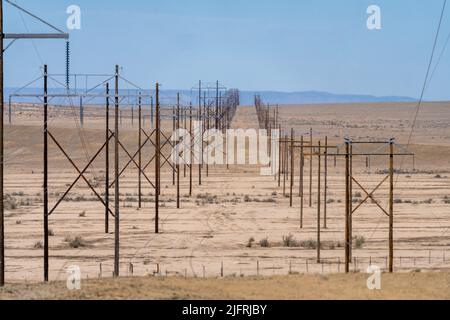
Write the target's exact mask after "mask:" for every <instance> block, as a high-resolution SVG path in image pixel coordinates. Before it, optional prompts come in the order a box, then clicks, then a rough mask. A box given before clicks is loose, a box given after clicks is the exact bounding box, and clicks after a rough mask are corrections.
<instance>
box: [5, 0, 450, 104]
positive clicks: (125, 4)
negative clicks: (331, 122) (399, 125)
mask: <svg viewBox="0 0 450 320" xmlns="http://www.w3.org/2000/svg"><path fill="white" fill-rule="evenodd" d="M16 2H17V3H18V4H20V5H22V6H24V7H26V8H27V9H29V10H30V11H31V12H33V13H35V14H37V15H39V16H41V17H44V18H45V19H47V20H48V21H50V22H51V23H53V24H55V25H57V26H58V27H61V28H65V25H66V23H65V22H66V19H67V14H66V8H67V7H68V6H69V5H71V4H77V5H79V6H80V7H81V10H82V29H81V30H75V31H71V32H70V33H71V48H72V55H71V57H72V59H71V60H72V72H76V73H105V72H106V73H110V72H111V73H112V72H113V70H114V65H115V64H120V65H121V66H122V67H123V68H124V69H123V72H124V74H125V76H126V77H127V78H129V79H130V80H133V81H134V82H136V83H138V84H139V85H141V86H142V87H150V86H151V87H153V84H154V82H156V81H159V82H161V83H162V84H163V86H164V87H165V88H166V89H168V88H179V89H188V88H190V87H191V86H192V85H194V83H195V82H196V81H197V80H198V79H203V80H207V81H214V80H216V79H219V80H220V81H221V82H222V83H224V84H225V85H227V86H229V87H237V88H240V89H241V90H279V91H308V90H318V91H329V92H333V93H352V94H373V95H402V96H411V97H417V96H418V95H419V93H420V90H421V87H422V84H423V79H424V76H425V72H426V67H427V63H428V59H429V57H430V54H431V47H432V45H433V40H434V34H435V30H436V27H437V23H438V19H439V15H440V12H441V8H442V3H443V2H442V1H441V0H433V1H426V0H396V1H392V0H370V1H366V0H345V1H335V0H278V1H275V0H271V1H269V0H239V1H238V0H191V1H185V0H184V1H183V0H164V1H161V0H159V1H153V0H150V1H148V0H145V1H144V0H129V1H106V0H71V1H65V0H41V1H31V0H16ZM371 4H376V5H379V6H380V7H381V13H382V30H377V31H370V30H368V29H367V27H366V20H367V17H368V15H367V13H366V9H367V7H368V6H369V5H371ZM4 6H5V9H4V10H5V15H6V18H5V33H12V32H26V31H27V29H28V30H30V31H31V32H44V31H49V29H47V28H46V27H43V26H41V25H40V24H39V23H36V22H34V21H33V20H32V19H30V18H28V17H25V16H24V17H23V18H24V21H25V23H24V21H23V20H22V18H21V16H20V14H19V13H18V12H17V10H16V9H12V8H11V6H9V5H8V4H4ZM449 33H450V3H449V5H448V7H447V10H446V13H445V16H444V22H443V25H442V31H441V35H440V38H439V43H438V47H437V55H439V53H440V52H441V49H442V47H443V44H444V42H445V39H446V38H447V36H448V35H449ZM64 50H65V49H64V42H61V41H55V40H52V41H48V40H47V41H37V42H35V47H34V46H33V44H32V43H31V42H30V41H22V42H17V43H15V44H14V45H13V47H11V49H8V51H7V52H6V55H5V61H6V65H5V81H6V86H21V85H23V84H25V83H26V82H28V81H29V80H32V79H33V78H34V77H35V76H36V75H38V74H39V72H40V71H39V68H40V65H42V63H47V64H48V65H49V68H50V71H51V72H53V73H59V72H61V73H62V72H64V61H65V55H64ZM449 70H450V44H449V48H447V50H446V51H445V52H444V54H443V56H442V60H441V62H440V65H439V67H438V68H437V70H436V73H435V74H434V78H433V80H432V82H431V83H430V86H429V89H428V91H427V93H426V96H425V98H426V99H429V100H431V99H433V100H443V99H450V72H449Z"/></svg>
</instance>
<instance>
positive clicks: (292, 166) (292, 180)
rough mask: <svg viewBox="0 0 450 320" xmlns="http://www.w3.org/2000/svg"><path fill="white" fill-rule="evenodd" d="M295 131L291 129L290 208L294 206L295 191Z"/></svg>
mask: <svg viewBox="0 0 450 320" xmlns="http://www.w3.org/2000/svg"><path fill="white" fill-rule="evenodd" d="M294 155H295V153H294V129H293V128H291V184H290V193H289V201H290V206H291V208H292V206H293V189H294V166H295V164H294V160H295V159H294V158H295V157H294Z"/></svg>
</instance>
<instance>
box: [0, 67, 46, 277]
mask: <svg viewBox="0 0 450 320" xmlns="http://www.w3.org/2000/svg"><path fill="white" fill-rule="evenodd" d="M47 71H48V70H47V65H44V184H43V187H44V281H45V282H48V123H47V120H48V97H47V94H48V88H47V86H48V72H47ZM2 124H3V123H2Z"/></svg>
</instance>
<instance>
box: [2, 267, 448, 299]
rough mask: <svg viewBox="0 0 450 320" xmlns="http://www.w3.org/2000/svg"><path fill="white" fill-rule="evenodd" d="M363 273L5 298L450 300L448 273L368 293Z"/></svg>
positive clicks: (141, 281)
mask: <svg viewBox="0 0 450 320" xmlns="http://www.w3.org/2000/svg"><path fill="white" fill-rule="evenodd" d="M366 281H367V276H366V275H365V274H361V273H351V274H330V275H288V276H287V275H285V276H271V277H243V278H239V277H225V278H207V279H202V278H187V279H185V278H182V277H136V278H120V279H102V280H100V279H96V280H87V281H83V282H82V285H81V288H80V290H72V291H69V290H67V287H66V283H65V282H51V283H48V284H21V285H14V286H7V287H6V288H4V289H0V297H1V298H2V299H17V298H18V299H38V300H42V299H51V300H55V299H66V300H67V299H68V300H76V299H83V300H86V299H108V300H111V299H134V300H136V299H138V300H141V299H156V300H292V299H296V300H327V299H330V300H359V299H365V300H370V299H387V300H389V299H396V300H399V299H400V300H405V299H408V300H410V299H420V300H424V299H437V300H448V299H450V292H449V290H448V287H449V285H450V277H449V274H448V273H443V272H442V273H437V272H434V273H398V274H383V275H382V277H381V289H380V290H368V289H367V286H366Z"/></svg>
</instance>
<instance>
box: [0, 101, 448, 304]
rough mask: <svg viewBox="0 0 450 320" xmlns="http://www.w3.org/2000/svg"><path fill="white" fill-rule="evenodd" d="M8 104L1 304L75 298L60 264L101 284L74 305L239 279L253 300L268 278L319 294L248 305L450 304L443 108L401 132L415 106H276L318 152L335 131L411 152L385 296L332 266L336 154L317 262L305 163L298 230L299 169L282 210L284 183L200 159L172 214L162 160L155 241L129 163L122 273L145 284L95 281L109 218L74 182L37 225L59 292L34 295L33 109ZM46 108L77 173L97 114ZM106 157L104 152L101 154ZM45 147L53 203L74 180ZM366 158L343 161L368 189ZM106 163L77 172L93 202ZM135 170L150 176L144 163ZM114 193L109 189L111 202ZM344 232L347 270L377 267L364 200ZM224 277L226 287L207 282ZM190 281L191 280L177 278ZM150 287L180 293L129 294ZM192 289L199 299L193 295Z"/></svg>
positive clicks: (334, 139)
mask: <svg viewBox="0 0 450 320" xmlns="http://www.w3.org/2000/svg"><path fill="white" fill-rule="evenodd" d="M13 110H14V112H13V115H12V123H11V124H10V125H6V128H5V131H6V132H5V134H6V136H5V148H6V151H5V170H6V171H5V179H6V181H5V192H6V193H7V194H8V195H7V204H6V220H5V232H6V235H5V238H6V281H7V283H8V287H7V291H5V290H2V291H0V298H12V297H18V296H20V297H37V298H56V297H59V296H61V297H69V298H70V297H72V296H71V294H73V293H69V292H63V291H64V290H63V287H64V286H65V281H66V279H67V276H68V274H67V268H68V267H69V266H73V265H75V266H79V267H80V269H81V275H82V279H83V280H85V279H90V280H89V281H88V282H86V286H87V287H88V288H89V290H91V289H92V288H96V286H98V285H100V288H96V289H95V290H94V289H92V291H89V292H84V291H83V292H81V293H78V294H79V295H78V296H77V293H75V296H74V297H80V298H99V297H102V294H103V293H104V292H105V291H108V292H109V294H111V296H110V297H114V298H117V297H123V295H125V297H142V295H144V296H145V297H146V298H174V297H175V298H176V297H181V298H183V297H188V298H189V297H190V298H204V297H206V298H240V297H243V296H244V295H243V294H244V293H243V292H242V291H240V289H239V288H244V287H246V286H247V285H248V284H249V283H252V284H253V286H250V287H251V288H252V290H253V292H254V293H255V292H258V291H259V289H260V288H261V287H262V286H266V285H270V286H271V287H272V288H276V287H277V285H278V284H279V283H283V284H280V286H281V285H286V286H288V285H287V284H289V283H290V284H291V285H294V284H295V283H297V284H299V286H300V284H302V286H303V284H304V283H308V284H310V286H311V287H312V288H317V290H315V291H314V294H310V295H308V294H306V293H305V292H302V291H301V290H303V289H298V290H300V291H296V290H297V289H295V288H291V289H289V290H287V291H283V290H281V289H280V290H279V291H278V290H276V291H274V292H273V293H271V294H270V295H267V296H265V295H256V294H255V295H245V297H246V298H252V297H257V298H275V299H277V298H280V299H296V298H324V299H328V298H396V297H397V298H398V297H399V298H405V297H406V298H408V297H410V298H443V299H448V298H449V295H448V294H449V290H448V288H449V286H448V285H449V278H448V272H449V271H450V229H449V228H450V191H449V190H450V129H449V127H450V104H449V103H426V104H424V105H423V106H422V108H421V110H420V112H419V113H418V114H417V122H416V123H415V127H414V131H413V133H412V134H411V126H412V123H413V121H412V120H413V118H414V116H415V112H416V108H415V105H414V104H408V103H405V104H398V103H396V104H349V105H299V106H280V121H281V123H282V126H283V128H284V129H285V130H286V132H288V131H289V132H290V128H294V129H295V132H296V136H297V137H299V136H300V135H305V137H306V136H307V134H308V132H309V130H310V128H312V129H313V133H314V139H315V141H317V140H319V139H320V140H321V141H323V139H324V138H325V136H328V139H329V144H336V145H341V146H342V143H343V141H344V137H346V136H348V137H352V138H354V139H381V138H383V139H386V138H391V137H395V138H396V141H397V142H398V143H399V144H402V145H405V147H408V150H410V151H412V152H414V153H415V154H416V156H415V160H414V161H412V159H411V157H403V158H402V157H398V158H395V167H396V174H395V205H394V248H395V252H394V267H395V271H396V272H397V273H399V275H397V277H398V279H399V281H398V283H397V282H393V283H392V284H391V285H389V286H390V287H389V288H390V289H389V290H386V291H383V290H382V292H381V293H372V292H371V291H369V290H367V289H365V290H364V288H363V287H364V286H365V280H366V279H367V277H366V275H363V274H359V275H358V274H356V275H353V278H351V279H355V281H353V282H351V281H350V282H351V283H348V282H347V281H346V279H347V278H346V277H345V276H344V275H342V274H338V273H342V272H343V257H344V248H343V241H344V219H343V218H344V203H343V201H342V199H343V198H344V187H345V186H344V178H345V177H344V169H345V168H344V161H343V159H341V158H338V159H337V161H336V165H335V164H334V161H333V160H331V159H330V160H329V173H328V174H329V177H328V180H329V185H328V201H327V228H326V229H325V228H322V230H321V239H322V248H321V262H320V263H317V261H316V247H317V243H316V242H315V239H316V230H317V228H316V226H317V218H316V217H317V185H316V184H317V171H316V165H313V180H312V186H313V187H312V194H311V207H310V206H309V198H310V194H309V173H305V198H304V207H305V211H304V226H303V228H302V229H301V228H300V227H299V212H300V209H299V207H300V198H299V191H298V190H299V185H298V179H299V177H298V175H297V174H296V175H295V184H294V190H295V193H294V205H293V207H290V206H289V198H287V197H286V196H285V195H283V186H281V187H279V186H278V182H277V181H276V179H275V178H274V177H272V176H262V175H260V167H259V166H254V165H253V166H251V165H239V166H238V165H231V166H229V168H227V167H226V166H224V165H215V166H213V165H211V166H210V167H209V174H208V176H206V171H205V170H204V171H203V173H202V178H203V181H202V185H201V186H199V185H198V168H197V167H194V170H193V176H194V179H193V180H194V188H193V194H192V196H189V194H188V183H189V170H187V173H186V176H185V175H184V170H182V171H181V175H180V176H181V209H177V208H176V202H175V195H176V189H175V187H174V186H173V184H172V171H171V170H169V169H170V168H169V167H168V166H166V167H165V169H164V174H163V178H162V186H163V191H162V204H161V209H160V215H161V217H160V218H161V221H160V230H161V233H160V234H154V197H153V194H154V190H153V189H152V188H151V186H150V185H149V184H148V182H147V181H146V180H145V179H143V182H142V183H143V194H144V202H143V207H142V208H141V209H139V208H138V207H137V175H138V172H137V169H136V167H135V166H133V165H130V166H129V168H128V169H127V170H126V171H125V172H124V175H123V176H122V177H121V180H120V188H121V201H120V203H121V208H120V210H121V226H120V229H121V230H120V237H121V246H120V250H121V265H120V266H121V275H123V276H127V277H146V278H140V279H141V280H139V281H137V280H135V279H130V278H128V279H123V280H114V281H111V282H107V281H101V279H102V278H106V279H108V278H111V276H112V270H113V255H114V233H113V230H114V228H113V218H112V217H111V218H110V232H109V233H107V234H105V232H104V229H105V227H104V223H105V222H104V216H105V213H104V211H105V210H104V207H103V206H102V204H101V203H100V202H99V201H98V200H97V198H96V197H95V195H94V193H93V192H92V191H91V190H90V189H89V188H88V187H87V185H86V184H85V182H84V181H83V180H80V181H79V182H78V183H77V185H76V187H75V188H74V189H73V190H72V191H71V192H70V193H69V194H68V196H67V198H66V200H65V201H63V202H62V203H61V204H60V206H59V207H58V208H57V210H55V212H54V213H53V214H52V215H51V216H50V218H49V219H50V220H49V221H50V222H49V223H50V229H51V237H50V280H51V281H53V282H56V284H54V288H58V289H55V292H54V293H51V292H47V293H38V292H37V291H40V290H41V289H42V288H45V285H40V284H38V285H36V283H39V282H41V281H42V279H43V258H42V255H43V250H42V241H43V231H42V229H43V224H42V220H43V217H42V212H43V209H42V145H43V142H42V108H41V107H39V106H27V105H15V106H14V108H13ZM50 114H51V117H50V121H49V128H50V129H49V130H50V132H51V133H52V134H53V135H54V136H55V137H56V139H57V140H58V142H59V143H60V144H61V145H62V146H63V147H64V148H65V149H66V150H67V153H68V154H69V155H70V157H72V159H73V160H74V161H75V162H76V163H77V165H79V167H81V168H83V167H84V166H85V165H86V164H87V163H88V159H90V157H92V156H93V155H94V154H95V153H96V152H97V150H98V149H99V148H100V147H101V146H102V144H103V142H104V137H105V129H104V125H105V121H104V118H103V114H104V111H103V109H100V108H98V107H91V108H89V107H88V108H86V111H85V121H84V128H80V125H79V123H78V121H77V114H78V111H77V110H76V109H71V108H66V109H64V108H52V109H51V110H50ZM144 114H145V113H144ZM111 126H112V118H111ZM144 127H145V130H146V131H147V132H150V131H151V128H150V121H149V120H148V118H147V120H146V122H145V123H144ZM169 127H170V121H168V120H165V128H169ZM232 127H233V128H244V129H245V128H257V127H258V122H257V115H256V111H255V108H254V107H245V106H243V107H238V111H237V114H236V116H235V119H234V121H233V123H232ZM137 134H138V129H137V123H136V120H135V119H134V123H133V124H132V123H131V116H130V112H129V111H128V112H124V114H123V120H122V123H121V126H120V137H121V138H120V139H121V141H122V142H123V144H124V145H125V146H126V147H127V148H128V149H129V152H130V153H131V154H134V153H135V152H136V150H137V148H138V147H137ZM112 149H113V144H111V150H110V151H111V152H112ZM49 152H50V160H49V161H50V163H49V166H50V176H49V188H50V191H49V192H50V208H52V207H53V204H54V203H55V202H56V201H57V200H58V197H59V196H61V195H62V193H64V192H65V190H66V189H67V188H68V186H69V185H70V184H71V183H72V182H73V180H74V179H75V178H76V176H77V172H76V170H75V169H74V168H73V167H72V165H71V164H70V163H69V162H68V161H67V160H66V158H65V157H64V155H63V154H62V153H61V152H60V151H59V150H57V148H56V146H55V144H54V143H53V142H50V151H49ZM143 152H144V153H143V163H147V161H148V160H150V157H151V155H152V147H151V146H150V145H149V146H147V147H146V148H145V149H143ZM112 159H113V157H112V153H111V161H112ZM120 160H121V164H120V167H121V168H122V167H123V166H124V165H125V164H126V163H127V162H128V160H129V158H128V157H127V155H126V153H124V152H122V151H121V154H120ZM371 160H372V161H371V167H370V168H367V167H366V165H365V164H366V159H365V158H364V159H363V158H360V159H355V167H354V176H355V177H356V178H357V179H358V180H359V181H360V182H361V183H362V184H363V185H364V186H365V187H367V189H369V190H371V189H372V188H374V187H375V186H376V185H377V184H378V183H379V182H380V181H381V180H382V179H383V178H384V176H385V170H386V169H387V165H388V159H387V158H386V157H384V158H383V157H381V158H374V159H371ZM104 161H105V160H104V154H103V153H102V154H100V155H99V157H98V158H97V160H96V161H94V163H93V166H92V168H91V169H90V170H88V171H87V173H86V177H87V178H88V179H89V180H90V181H91V182H92V183H93V184H94V186H95V187H96V190H97V192H98V193H99V194H103V192H104V175H105V168H104ZM313 161H315V160H313ZM296 162H298V161H296ZM305 167H306V168H309V159H306V164H305ZM146 172H148V173H147V174H148V176H149V177H150V179H152V178H153V165H151V166H149V168H148V169H147V171H146ZM306 172H308V171H306ZM297 173H298V171H297ZM111 174H112V171H111ZM111 181H112V180H111ZM287 185H288V183H287ZM113 191H114V189H111V191H110V194H111V201H113ZM353 191H354V198H355V200H354V201H355V203H356V205H357V203H358V202H359V201H361V199H362V198H364V196H365V194H364V192H363V191H362V190H360V189H359V188H358V186H356V185H355V186H354V189H353ZM374 197H375V198H376V199H377V200H379V201H380V203H381V204H382V205H384V207H385V208H386V207H387V199H388V185H387V184H386V183H385V184H383V186H382V187H381V188H380V189H379V190H378V191H377V192H376V193H375V194H374ZM323 205H324V204H323V203H322V206H323ZM322 219H323V218H322ZM321 224H323V221H321ZM290 235H291V237H290V239H291V240H294V241H293V242H292V243H294V244H295V245H292V246H286V243H285V241H283V237H285V239H286V237H289V236H290ZM353 236H354V237H355V241H354V248H353V250H352V257H353V259H352V264H351V270H352V271H353V272H356V273H358V272H359V273H365V272H366V270H367V267H368V266H369V265H377V266H379V267H380V268H381V269H382V270H383V271H386V268H387V256H388V217H387V216H385V215H384V214H383V212H382V211H381V210H380V209H379V208H378V207H377V206H376V205H375V204H373V203H370V202H368V203H366V204H364V205H363V206H361V208H360V209H359V210H358V212H357V213H355V216H354V220H353ZM288 274H290V276H287V275H288ZM222 275H223V277H224V278H225V280H223V281H222V280H221V279H216V278H218V277H219V278H220V277H221V276H222ZM148 276H152V277H148ZM153 276H156V278H154V277H153ZM166 276H167V278H166ZM180 277H181V278H180ZM185 277H186V278H188V279H184V278H185ZM193 277H196V278H199V279H189V278H193ZM255 277H256V278H255ZM260 277H266V279H264V278H263V279H261V278H260ZM386 277H391V276H389V275H386ZM200 278H207V279H200ZM93 279H97V280H93ZM255 279H256V280H255ZM327 279H330V280H327ZM413 279H417V281H418V282H417V287H415V286H414V285H413V284H412V283H413ZM58 281H60V282H58ZM136 281H137V282H136ZM187 281H192V283H190V282H189V283H188V282H187ZM327 281H328V282H327ZM333 281H335V282H336V283H337V284H340V285H341V286H348V287H346V288H348V289H349V290H350V291H351V290H352V288H356V287H358V288H359V290H355V291H354V292H352V293H346V292H347V291H346V290H345V291H344V290H339V289H337V288H339V285H338V286H337V287H335V288H334V289H330V287H332V286H327V283H330V282H333ZM83 283H84V282H83ZM128 283H130V284H133V285H132V287H131V288H136V290H138V291H136V292H134V291H132V290H131V289H129V288H128V289H127V290H126V291H124V292H122V289H120V290H116V293H111V291H110V290H109V289H111V288H125V287H127V285H128ZM153 283H158V285H160V286H170V287H171V288H180V289H179V291H178V290H175V289H171V290H169V291H164V293H159V292H158V290H157V288H159V287H158V286H156V287H155V288H156V289H152V290H150V291H146V293H142V292H141V291H139V288H140V286H147V287H152V285H153ZM238 283H239V285H238ZM187 284H188V285H187ZM191 284H192V286H191ZM408 284H411V286H410V287H409V286H408ZM103 286H104V287H103ZM38 288H39V289H38ZM188 288H192V290H191V291H190V290H189V289H188ZM200 288H202V289H200ZM204 288H209V289H208V290H210V291H204V292H203V289H204ZM296 288H297V287H296ZM305 288H307V287H305ZM396 288H402V289H401V290H400V289H399V290H397V289H396ZM414 288H416V289H414ZM417 288H419V289H417ZM427 288H428V289H427ZM438 288H441V289H438ZM37 289H38V290H37ZM434 289H436V290H434ZM205 290H206V289H205ZM215 290H218V291H217V293H216V294H208V293H207V292H211V291H215ZM305 290H306V289H305ZM119 291H120V292H119ZM25 292H28V293H27V294H25ZM126 292H128V293H129V295H127V294H126ZM193 292H195V293H193ZM141 293H142V295H141Z"/></svg>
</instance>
